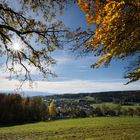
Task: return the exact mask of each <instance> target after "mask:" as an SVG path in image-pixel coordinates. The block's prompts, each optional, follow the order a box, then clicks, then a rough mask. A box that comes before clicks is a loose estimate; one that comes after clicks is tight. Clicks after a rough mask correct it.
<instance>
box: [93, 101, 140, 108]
mask: <svg viewBox="0 0 140 140" xmlns="http://www.w3.org/2000/svg"><path fill="white" fill-rule="evenodd" d="M103 105H105V106H107V107H109V108H112V109H113V108H116V107H117V106H118V105H119V104H115V103H111V102H110V103H99V104H92V105H91V106H92V107H94V108H96V107H102V106H103ZM121 107H122V109H128V108H132V109H136V108H137V107H140V106H138V105H121Z"/></svg>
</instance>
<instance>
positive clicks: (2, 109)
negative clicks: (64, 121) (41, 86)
mask: <svg viewBox="0 0 140 140" xmlns="http://www.w3.org/2000/svg"><path fill="white" fill-rule="evenodd" d="M46 115H47V106H46V104H45V103H44V101H43V100H42V99H41V98H39V97H35V98H28V97H27V98H24V97H22V96H21V95H19V94H0V124H1V125H2V124H13V123H25V122H35V121H41V120H45V119H46Z"/></svg>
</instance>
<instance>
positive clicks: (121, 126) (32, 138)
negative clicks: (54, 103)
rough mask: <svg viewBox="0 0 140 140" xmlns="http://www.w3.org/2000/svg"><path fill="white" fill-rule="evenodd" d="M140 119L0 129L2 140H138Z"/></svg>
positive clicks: (70, 121)
mask: <svg viewBox="0 0 140 140" xmlns="http://www.w3.org/2000/svg"><path fill="white" fill-rule="evenodd" d="M139 132H140V117H95V118H82V119H68V120H57V121H49V122H39V123H34V124H25V125H16V126H10V127H0V139H1V140H140V133H139Z"/></svg>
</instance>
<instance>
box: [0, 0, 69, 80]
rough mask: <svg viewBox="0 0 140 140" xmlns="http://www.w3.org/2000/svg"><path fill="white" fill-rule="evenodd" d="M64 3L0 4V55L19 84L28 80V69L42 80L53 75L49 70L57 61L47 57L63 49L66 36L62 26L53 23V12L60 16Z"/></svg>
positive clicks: (39, 0) (18, 1)
mask: <svg viewBox="0 0 140 140" xmlns="http://www.w3.org/2000/svg"><path fill="white" fill-rule="evenodd" d="M65 2H66V0H50V1H48V0H14V1H11V0H6V1H5V0H1V1H0V55H1V57H2V56H4V58H5V63H6V69H7V70H8V71H10V72H11V73H14V74H16V75H17V76H18V77H19V76H20V78H21V77H22V80H31V75H30V73H31V69H30V67H31V66H33V67H34V68H35V69H37V70H39V71H40V72H41V73H43V75H44V76H45V77H47V76H48V74H52V72H51V71H50V69H49V68H48V67H49V66H50V65H51V64H55V63H56V61H55V60H54V59H53V58H52V57H51V55H50V53H51V52H53V51H54V50H56V49H58V48H62V46H63V41H64V36H65V34H66V33H67V30H66V28H65V27H64V25H63V24H62V22H61V21H59V20H56V19H55V16H56V12H58V11H59V13H60V14H61V13H62V12H63V9H64V5H65ZM13 3H14V4H13ZM23 74H24V76H23Z"/></svg>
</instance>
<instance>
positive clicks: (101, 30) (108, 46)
mask: <svg viewBox="0 0 140 140" xmlns="http://www.w3.org/2000/svg"><path fill="white" fill-rule="evenodd" d="M77 3H78V5H79V7H80V8H81V10H82V11H83V12H85V15H86V20H87V22H88V24H89V27H90V26H91V25H94V28H93V26H92V27H91V28H89V30H88V31H87V32H83V33H82V34H81V31H79V32H78V34H77V36H76V37H79V42H78V43H77V44H79V45H77V44H76V48H80V46H84V51H85V52H91V51H93V52H94V54H95V56H98V57H99V60H98V61H97V63H95V64H93V65H92V67H94V68H99V67H100V66H101V65H102V64H104V65H105V66H106V67H107V66H109V64H110V62H111V60H112V59H120V60H125V59H126V60H127V59H128V57H132V56H134V62H133V63H131V65H130V66H129V68H128V71H127V72H126V75H125V78H129V82H128V83H130V82H133V81H137V80H139V79H140V1H139V0H87V1H86V0H77Z"/></svg>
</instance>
